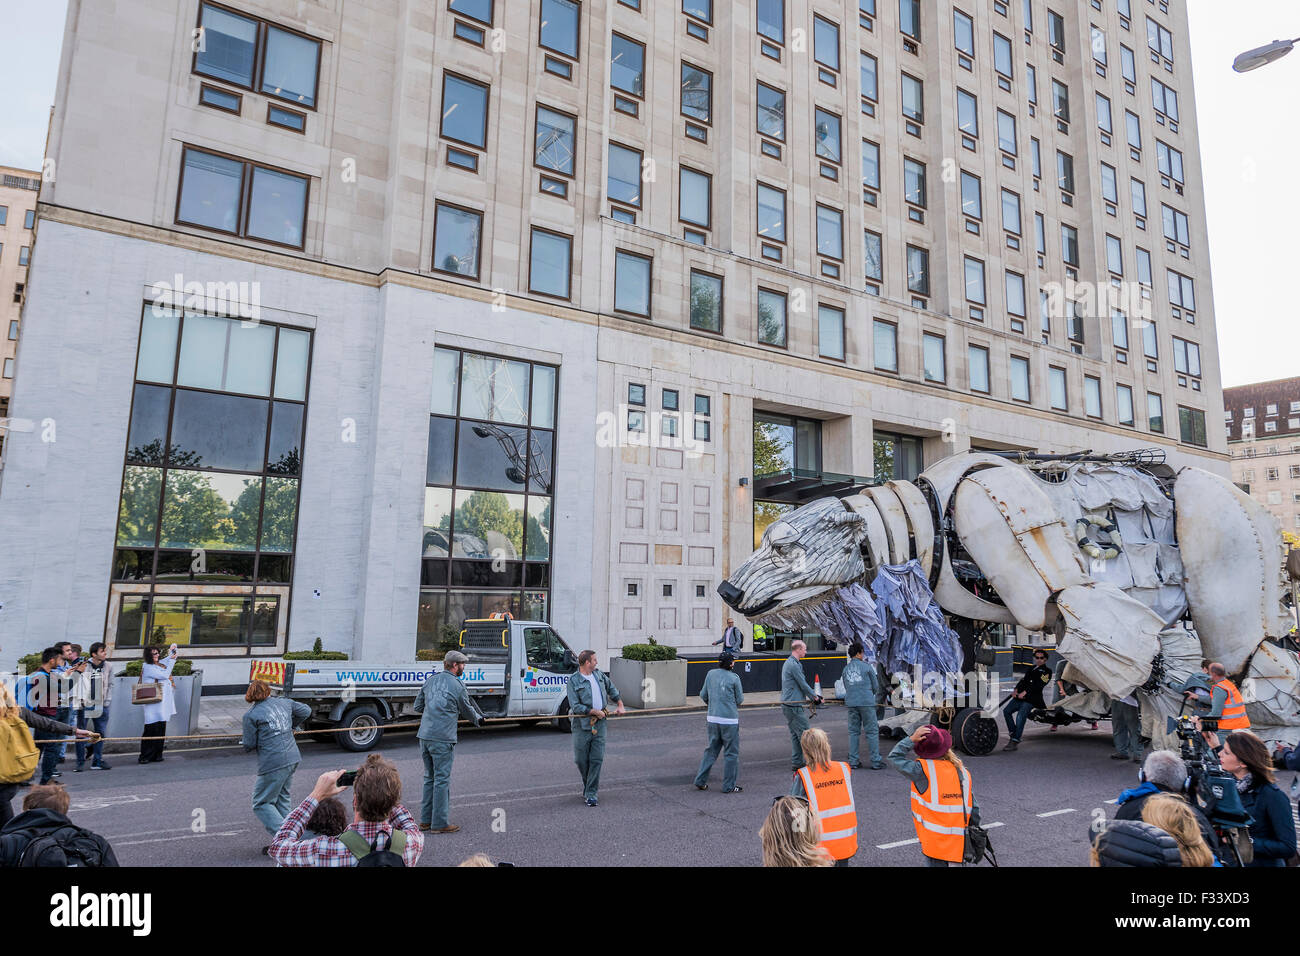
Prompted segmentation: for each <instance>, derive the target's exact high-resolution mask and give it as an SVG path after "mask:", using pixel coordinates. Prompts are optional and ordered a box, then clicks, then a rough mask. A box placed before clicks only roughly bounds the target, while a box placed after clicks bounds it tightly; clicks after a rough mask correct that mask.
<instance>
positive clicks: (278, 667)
mask: <svg viewBox="0 0 1300 956" xmlns="http://www.w3.org/2000/svg"><path fill="white" fill-rule="evenodd" d="M285 666H286V665H285V662H284V661H253V662H252V663H251V664H250V665H249V668H248V679H249V680H250V681H254V680H264V681H266V682H267V683H268V684H278V685H281V686H283V685H284V669H285Z"/></svg>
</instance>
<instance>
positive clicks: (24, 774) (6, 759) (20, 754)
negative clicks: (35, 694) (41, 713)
mask: <svg viewBox="0 0 1300 956" xmlns="http://www.w3.org/2000/svg"><path fill="white" fill-rule="evenodd" d="M39 763H40V750H38V749H37V747H36V741H34V740H33V739H32V732H31V730H30V729H29V728H28V726H27V722H26V721H25V720H23V719H22V717H21V716H19V715H17V714H15V715H14V716H13V717H5V718H0V784H3V783H22V782H23V781H24V780H27V779H28V778H30V777H31V775H32V774H34V773H35V772H36V766H37V764H39Z"/></svg>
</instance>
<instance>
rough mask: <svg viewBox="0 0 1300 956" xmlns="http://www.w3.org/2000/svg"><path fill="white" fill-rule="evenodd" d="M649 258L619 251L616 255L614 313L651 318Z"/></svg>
mask: <svg viewBox="0 0 1300 956" xmlns="http://www.w3.org/2000/svg"><path fill="white" fill-rule="evenodd" d="M650 270H651V259H650V257H649V256H642V255H638V254H637V253H635V252H627V251H625V250H623V249H619V250H618V251H617V252H615V253H614V311H616V312H627V313H629V314H631V315H640V316H645V317H649V315H650Z"/></svg>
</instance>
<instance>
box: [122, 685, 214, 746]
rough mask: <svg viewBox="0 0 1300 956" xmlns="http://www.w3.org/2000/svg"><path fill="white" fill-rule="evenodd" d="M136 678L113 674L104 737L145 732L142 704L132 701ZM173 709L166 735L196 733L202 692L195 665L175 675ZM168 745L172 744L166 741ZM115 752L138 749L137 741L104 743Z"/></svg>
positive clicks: (136, 735) (137, 735)
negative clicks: (184, 672)
mask: <svg viewBox="0 0 1300 956" xmlns="http://www.w3.org/2000/svg"><path fill="white" fill-rule="evenodd" d="M138 679H139V678H136V677H114V678H113V696H112V697H111V698H110V699H109V701H110V702H109V707H108V733H107V734H105V736H107V737H139V736H140V735H141V734H143V733H144V707H143V706H142V705H139V704H133V703H131V685H132V684H134V683H135V682H136V681H137V680H138ZM173 680H174V681H175V682H176V688H175V690H174V691H173V692H172V693H173V694H174V695H175V698H176V713H174V714H172V717H171V720H169V721H167V736H169V737H172V736H177V735H183V734H193V733H197V732H198V729H199V698H200V697H201V696H202V695H203V671H202V670H201V669H199V668H195V669H194V671H193V672H192V673H191V674H190V675H189V676H188V677H175V678H173ZM167 746H168V747H173V746H175V745H174V744H173V743H171V742H168V744H167ZM104 749H105V750H110V751H112V752H114V753H123V752H126V751H137V750H139V749H140V745H139V743H131V744H105V745H104Z"/></svg>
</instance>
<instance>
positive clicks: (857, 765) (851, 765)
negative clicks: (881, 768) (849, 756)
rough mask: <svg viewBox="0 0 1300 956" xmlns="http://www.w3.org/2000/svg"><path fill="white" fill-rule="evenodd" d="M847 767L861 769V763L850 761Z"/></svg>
mask: <svg viewBox="0 0 1300 956" xmlns="http://www.w3.org/2000/svg"><path fill="white" fill-rule="evenodd" d="M849 769H850V770H861V769H862V764H860V763H851V764H849Z"/></svg>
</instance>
